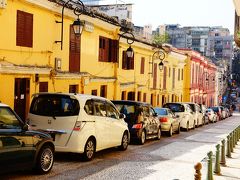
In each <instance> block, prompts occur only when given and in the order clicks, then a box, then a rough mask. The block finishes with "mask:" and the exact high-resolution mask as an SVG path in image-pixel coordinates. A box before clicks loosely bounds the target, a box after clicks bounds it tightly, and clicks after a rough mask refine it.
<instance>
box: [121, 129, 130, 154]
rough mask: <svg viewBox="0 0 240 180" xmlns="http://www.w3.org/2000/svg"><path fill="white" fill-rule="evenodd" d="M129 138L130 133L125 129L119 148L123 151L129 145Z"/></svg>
mask: <svg viewBox="0 0 240 180" xmlns="http://www.w3.org/2000/svg"><path fill="white" fill-rule="evenodd" d="M128 143H129V139H128V133H127V132H126V131H125V132H124V134H123V137H122V144H121V146H119V149H120V150H122V151H125V150H126V149H127V147H128Z"/></svg>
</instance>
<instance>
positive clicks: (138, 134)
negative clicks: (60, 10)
mask: <svg viewBox="0 0 240 180" xmlns="http://www.w3.org/2000/svg"><path fill="white" fill-rule="evenodd" d="M112 102H113V104H114V105H115V106H116V107H117V108H118V110H119V111H120V112H121V113H123V114H125V116H126V118H125V121H126V122H127V123H128V128H129V131H130V137H131V140H132V141H134V140H137V141H138V142H139V143H140V144H144V143H145V140H146V139H152V138H155V139H160V138H161V125H160V122H159V119H158V117H157V113H156V112H155V111H154V109H153V107H152V106H151V105H150V104H148V103H144V102H136V101H127V100H126V101H125V100H119V101H112Z"/></svg>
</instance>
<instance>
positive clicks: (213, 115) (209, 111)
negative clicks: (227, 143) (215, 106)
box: [206, 108, 218, 123]
mask: <svg viewBox="0 0 240 180" xmlns="http://www.w3.org/2000/svg"><path fill="white" fill-rule="evenodd" d="M206 114H207V116H208V120H209V121H210V122H212V123H214V122H217V121H218V116H217V114H216V113H215V112H214V111H213V110H212V109H211V108H208V109H207V110H206Z"/></svg>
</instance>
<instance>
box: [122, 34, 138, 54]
mask: <svg viewBox="0 0 240 180" xmlns="http://www.w3.org/2000/svg"><path fill="white" fill-rule="evenodd" d="M129 35H130V36H129ZM121 37H124V38H127V43H128V45H129V47H128V48H127V51H126V54H127V57H129V58H132V57H133V55H134V51H133V48H132V47H131V44H133V43H134V40H135V37H134V35H133V33H132V32H129V31H126V32H124V33H122V34H120V35H119V39H120V38H121Z"/></svg>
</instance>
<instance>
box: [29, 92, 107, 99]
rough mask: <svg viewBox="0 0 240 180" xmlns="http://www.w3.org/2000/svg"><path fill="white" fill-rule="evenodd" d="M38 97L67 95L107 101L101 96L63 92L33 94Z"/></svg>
mask: <svg viewBox="0 0 240 180" xmlns="http://www.w3.org/2000/svg"><path fill="white" fill-rule="evenodd" d="M38 95H65V96H74V97H76V98H77V99H78V98H81V99H100V100H107V99H106V98H104V97H100V96H94V95H88V94H78V93H61V92H56V93H48V92H41V93H36V94H33V97H34V96H38Z"/></svg>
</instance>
